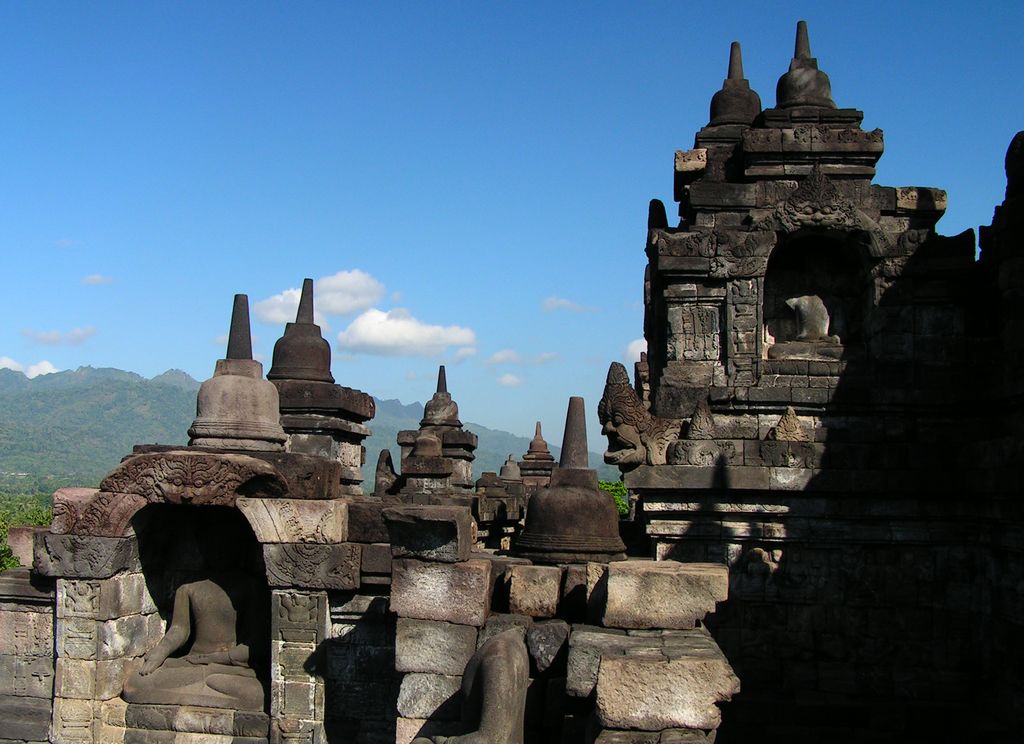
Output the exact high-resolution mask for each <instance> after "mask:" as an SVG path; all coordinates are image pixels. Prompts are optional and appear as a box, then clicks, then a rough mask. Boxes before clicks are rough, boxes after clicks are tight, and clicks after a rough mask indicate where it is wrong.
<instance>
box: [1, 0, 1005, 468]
mask: <svg viewBox="0 0 1024 744" xmlns="http://www.w3.org/2000/svg"><path fill="white" fill-rule="evenodd" d="M551 6H552V4H550V3H536V4H530V3H517V4H511V3H510V4H502V5H499V4H495V3H481V4H469V3H398V4H396V3H348V4H342V3H287V4H285V3H278V4H269V3H259V2H256V3H250V2H246V3H229V2H215V3H114V4H106V3H90V4H70V3H59V4H58V3H47V2H33V3H27V2H26V3H14V2H11V3H4V4H2V5H0V96H2V100H3V106H4V109H5V112H6V114H5V116H3V117H0V152H2V154H3V158H2V162H3V172H2V176H0V178H2V181H0V183H2V187H0V196H2V198H0V250H2V256H3V257H4V268H5V270H4V272H3V276H4V277H5V278H6V280H7V281H6V291H5V292H4V293H3V294H2V295H0V309H2V312H3V318H4V322H3V323H2V324H0V365H6V366H20V367H22V368H23V369H26V370H31V371H32V372H33V373H36V372H39V371H42V370H45V369H49V368H51V367H52V368H57V369H68V368H74V367H77V366H79V365H92V366H112V367H120V368H123V369H130V370H134V371H137V372H139V373H141V374H143V375H146V376H151V375H154V374H158V373H160V372H162V371H164V370H166V369H168V368H171V367H178V368H182V369H184V370H186V371H187V372H189V373H190V374H192V375H193V376H195V377H197V378H199V379H204V378H206V377H208V376H209V375H210V373H211V372H212V370H213V364H214V361H215V360H216V359H217V358H218V357H219V356H221V355H222V353H223V345H222V344H223V334H224V333H225V332H226V329H227V325H228V315H229V312H230V307H231V298H232V295H233V293H235V292H245V293H247V294H249V296H250V299H251V301H252V302H253V304H254V315H253V334H254V336H255V348H256V352H257V354H259V355H262V356H263V357H264V359H265V361H266V364H267V365H268V366H269V358H270V352H271V349H272V347H273V342H274V340H275V339H276V338H277V337H278V336H279V335H280V332H281V328H282V326H281V323H280V322H279V320H280V319H281V318H282V317H284V316H283V315H282V313H284V314H287V312H288V307H289V303H288V299H289V295H287V294H285V295H284V296H279V295H281V293H286V292H287V290H289V289H294V288H297V287H299V286H300V285H301V282H302V279H303V277H306V276H310V277H313V278H315V279H317V280H321V279H324V278H328V277H331V278H332V279H330V280H329V281H326V282H320V286H319V289H318V291H319V293H320V300H321V302H320V304H321V308H320V309H321V314H322V316H323V317H324V318H325V320H326V325H327V326H328V328H325V335H326V336H327V337H328V338H330V339H331V341H332V344H333V346H334V355H335V361H334V374H335V377H336V378H337V379H338V381H339V382H340V383H341V384H344V385H349V386H351V387H356V388H360V389H362V390H365V391H367V392H370V393H372V394H374V395H376V396H378V397H381V398H399V399H401V400H403V401H405V402H411V401H414V400H421V401H422V400H425V399H426V398H427V397H429V395H430V393H431V392H432V390H433V384H434V379H435V374H436V367H437V364H438V363H441V362H443V363H446V364H447V365H448V381H449V388H450V390H451V391H452V393H453V394H454V396H455V398H456V400H457V401H458V402H459V405H460V409H461V412H462V416H463V419H464V420H472V421H477V422H479V423H482V424H485V425H488V426H492V427H496V428H502V429H506V430H509V431H512V432H515V433H519V434H523V435H530V434H532V424H533V421H534V420H536V419H538V418H539V419H541V420H542V421H543V422H544V426H545V433H546V434H547V435H548V438H549V439H550V440H552V441H556V442H557V441H558V440H559V439H560V437H561V427H562V422H563V420H564V412H565V403H566V400H567V398H568V397H569V396H570V395H583V396H585V397H586V399H587V404H588V405H587V410H588V418H589V419H590V424H591V426H590V429H591V436H592V441H591V448H592V449H599V448H600V446H601V444H602V443H600V442H595V441H593V440H594V438H596V431H597V427H596V412H595V411H596V405H597V401H598V398H599V397H600V394H601V389H602V387H603V383H604V376H605V373H606V370H607V367H608V363H609V362H610V361H613V360H623V357H624V355H625V354H626V349H627V346H628V345H629V344H630V343H631V342H633V341H634V340H636V339H637V338H638V337H640V336H641V335H642V328H641V325H642V316H643V310H642V306H641V291H642V287H641V284H642V276H643V269H644V262H645V259H644V254H643V247H644V236H645V231H646V212H647V201H648V199H650V198H652V197H658V198H661V199H663V200H665V201H666V202H670V201H671V189H672V156H673V152H674V151H675V150H676V149H686V148H689V147H691V146H692V145H693V135H694V133H695V132H696V130H697V129H699V128H700V127H702V126H703V125H704V124H706V123H707V119H708V103H709V101H710V99H711V96H712V95H713V94H714V92H715V91H716V90H718V88H719V87H720V85H721V82H722V78H723V77H724V76H725V71H726V66H727V59H728V50H729V43H730V42H731V41H732V40H734V39H736V40H739V41H740V42H742V44H743V54H744V63H745V68H746V76H747V78H748V79H749V80H750V82H751V85H752V86H753V87H754V89H755V90H757V91H758V93H759V94H760V95H761V99H762V103H763V104H764V105H765V106H766V107H767V106H771V105H773V104H774V100H775V95H774V88H775V82H776V80H777V79H778V77H779V76H780V75H781V74H782V73H783V72H785V70H786V69H787V67H788V64H789V59H790V57H791V55H792V49H793V36H794V29H795V25H796V21H797V20H798V19H801V18H804V19H806V20H807V21H808V23H809V25H810V35H811V48H812V51H813V53H814V55H815V56H816V57H817V58H818V60H819V64H820V66H821V69H823V70H824V71H825V72H827V73H828V74H829V75H830V77H831V80H832V89H833V93H834V98H835V100H836V102H837V103H838V104H839V105H840V106H844V107H856V108H860V109H862V110H863V111H864V112H865V120H864V126H865V127H866V128H874V127H880V128H882V129H883V130H884V131H885V142H886V154H885V155H884V156H883V158H882V160H881V162H880V164H879V170H878V177H877V178H876V183H881V184H885V185H894V186H905V185H918V186H937V187H941V188H945V189H947V190H948V191H949V200H950V208H949V211H948V212H947V215H946V216H945V217H944V218H943V220H942V221H941V222H940V223H939V228H940V230H941V231H942V232H943V233H945V234H955V233H958V232H960V231H961V230H964V229H967V228H970V227H976V226H977V225H979V224H985V223H988V222H989V221H990V219H991V214H992V208H993V206H994V205H995V204H996V203H997V202H999V201H1000V200H1001V199H1002V193H1003V188H1004V186H1005V182H1004V177H1003V170H1002V162H1003V155H1004V153H1005V149H1006V146H1007V144H1008V143H1009V141H1010V138H1011V137H1012V135H1013V134H1014V133H1015V132H1016V131H1017V130H1018V129H1019V128H1022V127H1024V116H1022V113H1024V104H1022V98H1024V97H1022V96H1021V91H1020V89H1019V87H1017V84H1016V83H1013V82H1012V80H1014V79H1016V77H1018V76H1019V72H1020V70H1021V63H1020V45H1019V32H1020V28H1021V27H1022V26H1024V23H1022V22H1024V4H1022V3H1020V2H1016V1H1015V2H1001V3H987V4H978V5H977V6H972V5H969V4H967V3H937V2H928V3H924V2H902V3H858V4H856V5H855V6H851V5H850V4H849V3H821V2H815V3H800V2H793V3H788V4H785V5H784V6H781V5H780V6H775V5H774V4H770V3H728V4H726V3H722V4H714V5H712V4H710V3H688V4H684V3H681V2H674V3H672V2H666V3H643V2H638V3H597V2H593V3H566V4H563V5H561V6H560V7H551ZM669 211H670V214H671V213H672V207H671V205H670V208H669ZM256 303H261V304H259V305H257V304H256ZM328 306H329V307H328ZM325 310H329V312H324V311H325ZM260 318H265V319H267V320H268V321H269V322H264V320H260ZM44 362H45V363H46V364H43V363H44ZM47 365H49V366H47Z"/></svg>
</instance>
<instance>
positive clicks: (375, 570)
mask: <svg viewBox="0 0 1024 744" xmlns="http://www.w3.org/2000/svg"><path fill="white" fill-rule="evenodd" d="M361 571H362V572H363V574H364V575H365V574H386V575H388V576H390V575H391V546H390V545H389V544H387V543H368V544H364V545H363V559H362V565H361Z"/></svg>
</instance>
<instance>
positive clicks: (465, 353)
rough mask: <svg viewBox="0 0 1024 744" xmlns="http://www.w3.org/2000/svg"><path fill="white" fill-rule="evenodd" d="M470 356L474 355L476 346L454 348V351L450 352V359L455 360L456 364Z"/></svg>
mask: <svg viewBox="0 0 1024 744" xmlns="http://www.w3.org/2000/svg"><path fill="white" fill-rule="evenodd" d="M471 356H476V347H475V346H463V347H462V348H461V349H456V350H455V353H454V354H452V359H453V360H454V361H455V363H456V364H458V363H459V362H464V361H465V360H467V359H469V358H470V357H471Z"/></svg>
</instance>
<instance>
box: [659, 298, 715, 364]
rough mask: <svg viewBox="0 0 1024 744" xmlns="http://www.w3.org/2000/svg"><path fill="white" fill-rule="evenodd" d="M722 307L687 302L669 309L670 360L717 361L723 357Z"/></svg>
mask: <svg viewBox="0 0 1024 744" xmlns="http://www.w3.org/2000/svg"><path fill="white" fill-rule="evenodd" d="M720 318H721V306H720V305H717V304H704V303H696V302H686V303H682V304H678V305H672V306H670V307H669V309H668V327H669V342H668V349H669V353H668V358H669V359H678V360H686V361H715V360H717V359H718V358H719V357H720V355H721V332H722V329H721V322H720Z"/></svg>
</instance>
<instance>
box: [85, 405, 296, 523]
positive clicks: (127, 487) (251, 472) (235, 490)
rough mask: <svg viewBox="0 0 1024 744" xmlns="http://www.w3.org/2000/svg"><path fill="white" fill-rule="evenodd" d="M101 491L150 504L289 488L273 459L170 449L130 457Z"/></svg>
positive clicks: (216, 500) (223, 499)
mask: <svg viewBox="0 0 1024 744" xmlns="http://www.w3.org/2000/svg"><path fill="white" fill-rule="evenodd" d="M271 388H273V385H271ZM282 434H283V433H282ZM282 441H283V437H282ZM100 490H101V491H104V492H107V493H112V494H134V495H137V496H141V497H142V498H144V499H145V500H146V501H147V502H150V503H171V504H224V505H228V506H230V505H231V504H234V503H235V499H236V498H238V496H243V495H257V494H258V495H261V496H262V495H284V493H286V492H287V490H288V487H287V485H286V483H285V482H284V480H283V479H282V478H281V475H280V473H278V472H277V470H276V469H275V468H274V467H273V466H272V465H271V464H269V463H267V462H264V461H263V460H260V459H258V458H255V457H251V456H249V455H237V454H230V455H228V454H221V453H213V452H202V451H193V450H166V451H162V452H146V453H142V454H137V455H133V456H132V457H129V458H128V459H126V460H125V461H124V462H122V463H121V464H120V465H118V466H117V467H116V468H114V470H112V471H111V472H110V473H109V474H108V475H107V476H106V477H105V478H104V479H103V481H102V482H101V483H100Z"/></svg>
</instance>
